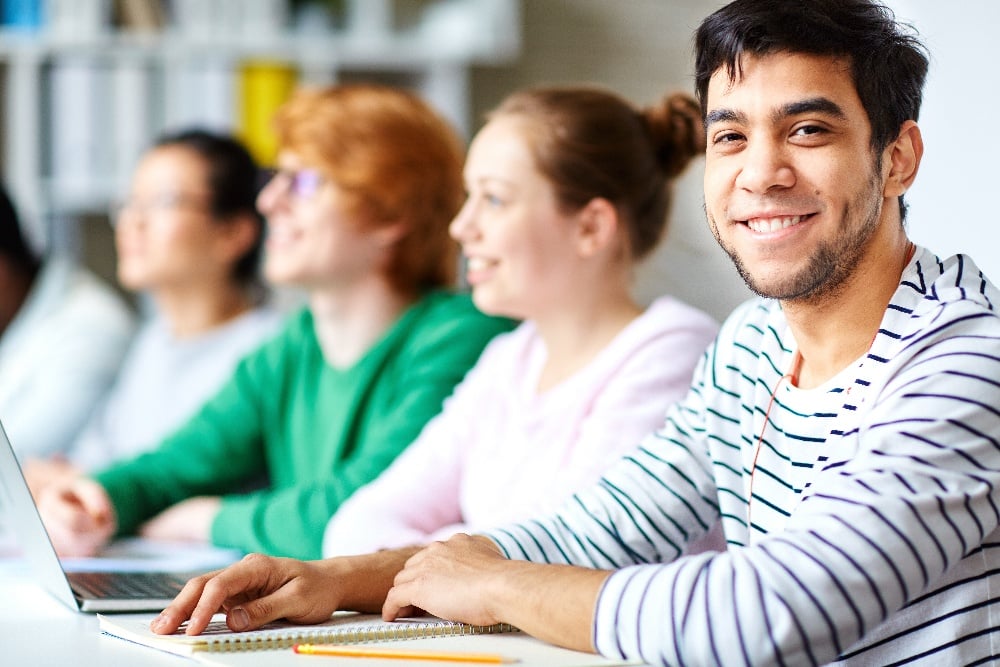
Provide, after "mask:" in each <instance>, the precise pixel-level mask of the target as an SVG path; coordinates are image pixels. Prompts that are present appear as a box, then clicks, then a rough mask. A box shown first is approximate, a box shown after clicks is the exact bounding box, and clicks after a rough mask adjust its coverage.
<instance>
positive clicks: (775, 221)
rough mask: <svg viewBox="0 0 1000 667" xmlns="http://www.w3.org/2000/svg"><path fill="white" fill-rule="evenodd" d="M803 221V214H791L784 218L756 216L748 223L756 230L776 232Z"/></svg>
mask: <svg viewBox="0 0 1000 667" xmlns="http://www.w3.org/2000/svg"><path fill="white" fill-rule="evenodd" d="M801 221H802V216H801V215H789V216H786V217H783V218H755V219H753V220H747V225H748V226H749V227H750V229H752V230H753V231H755V232H776V231H778V230H780V229H785V228H787V227H791V226H792V225H797V224H799V223H800V222H801Z"/></svg>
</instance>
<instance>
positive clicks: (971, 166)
mask: <svg viewBox="0 0 1000 667" xmlns="http://www.w3.org/2000/svg"><path fill="white" fill-rule="evenodd" d="M887 4H889V6H891V7H892V8H893V9H894V10H895V11H896V15H897V17H898V18H900V19H904V20H907V21H908V22H910V23H912V24H913V25H914V27H915V28H916V29H917V30H918V32H919V33H920V35H921V37H922V39H923V41H924V43H925V44H926V45H927V47H928V49H929V50H930V54H931V67H930V73H929V75H928V80H927V87H926V88H925V90H924V104H923V109H922V111H921V114H920V128H921V131H922V133H923V137H924V159H923V163H922V164H921V167H920V172H919V174H918V175H917V180H916V182H914V184H913V187H912V188H911V190H910V192H909V193H908V194H907V200H908V201H909V203H910V211H909V214H908V225H909V230H910V236H911V238H913V240H915V241H916V242H918V243H921V244H923V245H926V246H928V247H929V248H931V249H932V250H934V251H935V252H937V253H938V254H939V255H951V254H954V253H956V252H964V253H966V254H968V255H970V256H972V258H973V259H974V260H975V261H976V263H977V264H978V265H979V267H980V268H981V269H982V270H983V271H984V272H985V273H986V275H988V276H989V277H990V278H991V279H992V280H993V281H994V282H1000V224H998V216H997V212H996V211H995V210H994V209H993V206H994V204H995V203H996V201H997V197H998V195H1000V187H998V176H997V171H996V168H997V165H996V158H995V155H996V153H997V149H996V145H995V144H994V143H993V142H994V140H995V138H996V134H997V128H996V127H995V121H994V119H993V112H994V111H995V110H996V109H997V108H998V107H1000V75H998V74H997V72H996V59H997V56H996V47H997V39H998V38H997V32H996V29H997V27H998V26H1000V3H998V2H996V0H960V2H942V1H941V0H889V2H888V3H887Z"/></svg>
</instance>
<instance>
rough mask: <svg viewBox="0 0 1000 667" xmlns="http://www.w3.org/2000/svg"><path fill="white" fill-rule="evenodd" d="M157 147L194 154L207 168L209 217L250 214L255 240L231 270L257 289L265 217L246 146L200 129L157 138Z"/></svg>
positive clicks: (258, 177)
mask: <svg viewBox="0 0 1000 667" xmlns="http://www.w3.org/2000/svg"><path fill="white" fill-rule="evenodd" d="M154 146H156V147H163V146H179V147H183V148H186V149H188V150H190V151H193V152H194V153H195V154H196V155H198V156H199V157H200V158H201V159H202V160H204V161H205V164H206V166H207V167H208V183H207V184H206V185H208V190H209V195H210V201H209V207H210V209H211V211H212V215H214V216H215V217H217V218H226V217H229V216H233V215H249V216H251V217H252V218H253V219H254V221H255V222H256V223H257V240H256V242H255V243H254V244H253V246H251V248H250V249H249V250H248V251H247V252H246V253H245V254H244V255H243V257H241V258H240V259H239V260H238V261H237V263H236V266H235V267H234V274H235V278H236V279H237V280H238V281H240V282H241V283H243V284H246V285H253V286H258V285H259V282H260V278H259V264H260V258H261V253H262V251H263V244H264V218H263V217H262V216H261V215H260V213H259V212H258V211H257V205H256V202H257V193H258V191H259V189H260V184H261V174H260V170H259V168H258V166H257V164H256V163H255V162H254V159H253V157H252V156H251V155H250V153H249V151H248V150H247V149H246V147H245V146H244V145H243V144H241V143H240V142H239V141H237V140H236V139H235V138H233V137H231V136H229V135H227V134H221V133H216V132H211V131H208V130H203V129H200V128H190V129H185V130H180V131H177V132H173V133H170V134H164V135H162V136H160V137H159V138H158V139H157V140H156V142H155V143H154Z"/></svg>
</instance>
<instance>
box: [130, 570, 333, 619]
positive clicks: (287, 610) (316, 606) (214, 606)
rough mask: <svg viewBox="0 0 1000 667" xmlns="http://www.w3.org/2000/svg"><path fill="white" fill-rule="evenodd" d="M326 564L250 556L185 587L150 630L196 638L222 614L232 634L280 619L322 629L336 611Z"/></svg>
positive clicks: (197, 578)
mask: <svg viewBox="0 0 1000 667" xmlns="http://www.w3.org/2000/svg"><path fill="white" fill-rule="evenodd" d="M325 563H329V561H300V560H295V559H292V558H272V557H269V556H262V555H261V554H250V555H249V556H246V557H245V558H243V560H241V561H240V562H238V563H236V564H234V565H230V566H229V567H227V568H226V569H224V570H219V571H218V572H212V573H209V574H204V575H201V576H199V577H195V578H194V579H191V580H190V581H188V583H187V585H185V586H184V589H183V590H182V591H181V592H180V593H179V594H178V595H177V597H176V598H175V599H174V601H173V602H172V603H170V605H169V606H168V607H167V608H166V609H164V610H163V612H162V613H161V614H160V615H159V616H158V617H157V618H156V619H155V620H154V621H153V622H151V623H150V624H149V629H150V630H152V631H153V632H156V633H158V634H172V633H174V632H175V631H176V630H177V629H178V628H179V627H180V626H181V624H183V623H184V621H187V620H189V619H190V621H189V623H188V625H187V627H186V628H185V630H184V631H185V633H186V634H189V635H197V634H200V633H201V632H202V631H203V630H204V629H205V627H206V626H207V625H208V622H209V621H210V620H212V616H213V615H214V614H215V613H217V612H220V611H223V612H225V613H226V624H227V625H228V626H229V629H230V630H232V631H234V632H242V631H244V630H254V629H256V628H259V627H260V626H262V625H264V624H265V623H269V622H271V621H274V620H277V619H279V618H284V619H287V620H289V621H292V622H293V623H320V622H322V621H325V620H327V619H328V618H330V615H331V614H333V612H334V611H335V610H336V609H337V603H338V598H337V595H336V588H337V587H336V581H335V578H331V576H330V573H329V572H328V571H327V568H325V567H324V564H325Z"/></svg>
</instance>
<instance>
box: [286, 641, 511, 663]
mask: <svg viewBox="0 0 1000 667" xmlns="http://www.w3.org/2000/svg"><path fill="white" fill-rule="evenodd" d="M292 650H294V651H295V652H296V653H299V654H302V655H335V656H340V657H343V658H395V659H399V660H442V661H448V662H486V663H497V664H498V663H508V662H517V660H511V659H508V658H505V657H503V656H502V655H495V654H492V653H437V652H433V651H411V650H406V649H383V648H374V647H369V648H365V647H360V646H331V645H329V644H296V645H295V646H293V647H292Z"/></svg>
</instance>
